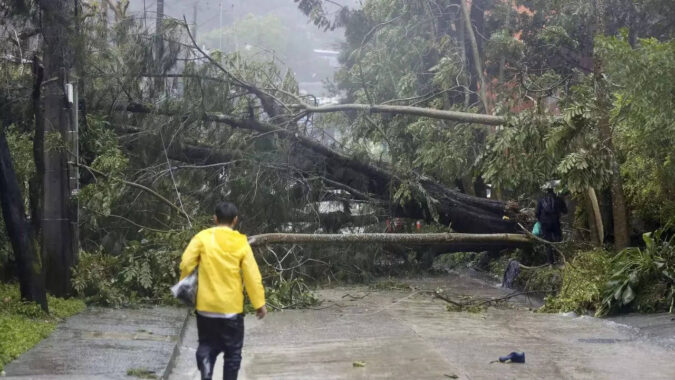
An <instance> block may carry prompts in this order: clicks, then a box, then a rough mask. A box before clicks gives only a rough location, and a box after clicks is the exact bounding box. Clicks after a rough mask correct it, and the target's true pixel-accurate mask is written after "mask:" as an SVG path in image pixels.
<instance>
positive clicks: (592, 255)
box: [540, 250, 609, 314]
mask: <svg viewBox="0 0 675 380" xmlns="http://www.w3.org/2000/svg"><path fill="white" fill-rule="evenodd" d="M608 257H609V254H608V252H606V251H603V250H594V251H588V252H580V253H578V254H577V256H576V257H575V258H574V259H573V261H572V265H566V266H565V267H564V268H563V269H562V286H561V287H560V292H559V293H558V294H557V295H555V296H548V297H546V298H545V304H544V306H543V307H542V308H541V309H540V310H541V311H545V312H568V311H574V312H576V313H579V314H582V313H588V312H591V311H595V310H596V308H597V307H598V305H599V304H600V302H601V300H602V294H603V289H604V285H605V283H606V282H607V273H608V265H609V259H608Z"/></svg>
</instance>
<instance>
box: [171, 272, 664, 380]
mask: <svg viewBox="0 0 675 380" xmlns="http://www.w3.org/2000/svg"><path fill="white" fill-rule="evenodd" d="M401 282H404V283H406V284H408V285H411V288H407V289H379V290H373V289H371V288H368V287H342V288H333V289H324V290H321V291H320V292H319V294H320V296H321V298H322V299H324V300H325V301H324V304H323V305H322V306H321V307H320V308H319V309H317V310H296V311H284V312H277V313H272V314H269V315H268V318H266V319H265V320H263V321H257V320H255V319H254V318H248V317H247V319H246V324H247V326H246V328H247V330H246V334H247V335H246V339H245V348H244V354H243V356H244V361H243V364H242V373H241V376H240V378H243V379H321V380H325V379H448V378H461V379H637V378H643V379H673V378H675V360H673V358H674V357H675V340H673V337H672V334H671V333H672V332H673V331H675V330H674V329H675V321H673V320H672V318H671V316H669V315H666V316H647V317H646V318H645V317H637V319H636V320H634V321H632V322H636V321H637V322H640V323H642V324H643V325H644V326H643V327H644V328H645V329H646V332H647V333H648V334H645V333H642V332H640V330H639V329H636V328H632V327H628V326H625V325H622V324H619V323H615V322H612V321H608V320H600V319H596V318H590V317H576V316H565V315H556V314H543V313H534V312H532V311H530V310H529V308H530V307H533V306H536V305H534V304H530V303H529V302H528V300H527V299H525V298H522V297H519V298H518V299H515V300H514V302H511V303H509V304H508V305H502V306H498V307H489V308H488V309H487V310H485V311H483V312H478V313H469V312H451V311H447V310H446V305H447V304H446V302H445V301H442V300H439V299H435V298H433V297H431V296H430V295H428V294H426V293H424V292H422V290H435V289H437V288H442V289H444V290H445V291H446V293H447V294H449V295H451V296H452V297H453V298H455V299H459V298H461V297H462V296H464V295H466V296H472V297H487V298H489V297H500V296H503V295H505V294H506V293H505V292H504V291H503V290H501V289H497V288H495V287H492V286H489V285H486V284H485V283H483V282H480V281H478V280H475V279H472V278H468V277H458V276H456V275H448V276H443V277H436V278H430V279H412V280H401ZM398 285H400V284H398ZM347 294H348V295H347ZM640 318H641V319H640ZM650 321H655V322H654V323H651V322H650ZM624 322H625V321H624ZM638 324H639V323H638ZM649 326H658V328H654V329H651V330H650V329H649ZM643 331H645V330H643ZM195 337H196V329H195V326H194V323H193V324H192V325H189V326H188V330H187V331H186V339H185V340H184V342H183V345H182V347H181V355H180V356H179V358H178V360H177V365H176V368H175V369H174V371H173V372H172V376H171V377H170V378H172V379H198V378H199V376H198V373H197V372H196V369H195V367H194V365H195V364H194V349H195V347H196V338H195ZM511 351H524V352H525V353H526V363H525V364H501V363H492V361H493V360H496V359H497V358H498V357H499V356H501V355H505V354H508V353H509V352H511ZM219 361H220V359H219ZM355 362H362V364H364V365H363V366H355V365H354V363H355ZM220 363H222V361H220ZM220 363H219V364H218V366H217V371H218V373H217V376H216V377H214V378H220V377H218V376H220V373H221V372H220V370H221V368H220V366H221V364H220Z"/></svg>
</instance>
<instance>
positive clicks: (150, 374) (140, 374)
mask: <svg viewBox="0 0 675 380" xmlns="http://www.w3.org/2000/svg"><path fill="white" fill-rule="evenodd" d="M127 376H134V377H137V378H139V379H159V377H157V375H156V374H155V372H154V371H150V370H148V369H145V368H129V369H128V370H127Z"/></svg>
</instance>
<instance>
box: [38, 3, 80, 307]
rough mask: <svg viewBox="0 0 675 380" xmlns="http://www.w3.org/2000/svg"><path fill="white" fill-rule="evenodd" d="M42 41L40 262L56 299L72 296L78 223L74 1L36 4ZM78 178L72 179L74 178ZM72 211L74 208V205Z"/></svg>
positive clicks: (48, 285)
mask: <svg viewBox="0 0 675 380" xmlns="http://www.w3.org/2000/svg"><path fill="white" fill-rule="evenodd" d="M40 10H41V12H42V36H43V38H44V78H45V79H44V82H43V86H44V87H43V89H44V90H43V94H44V98H43V99H44V113H43V117H44V130H45V134H44V137H45V141H44V147H43V152H44V153H43V154H44V155H43V157H44V173H43V175H42V180H43V187H42V189H43V193H42V199H43V202H42V204H43V207H42V218H41V219H42V220H41V226H42V239H41V245H42V257H43V260H44V262H45V267H46V285H47V289H48V291H49V292H50V293H51V294H53V295H55V296H66V295H68V294H69V293H70V291H71V282H70V280H71V270H72V267H73V266H74V265H75V264H76V263H77V252H78V244H77V240H76V239H77V234H76V230H77V218H76V215H74V212H73V211H74V208H73V199H72V197H71V196H72V192H71V190H72V189H71V177H72V176H73V174H71V172H72V170H73V169H72V165H69V161H73V160H75V159H77V158H76V157H72V156H71V152H72V148H73V145H72V142H73V133H72V130H73V125H74V124H73V123H74V122H75V121H74V120H73V117H77V110H76V109H75V110H73V108H77V104H76V103H74V101H75V92H74V91H75V90H74V87H75V86H73V85H72V82H74V81H75V80H74V76H73V73H72V72H73V67H74V63H75V54H74V52H75V46H74V41H75V36H76V32H77V29H76V21H75V2H73V1H70V0H54V1H42V2H40ZM75 177H76V175H75ZM75 207H76V206H75Z"/></svg>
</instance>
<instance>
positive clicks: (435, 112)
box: [291, 104, 506, 125]
mask: <svg viewBox="0 0 675 380" xmlns="http://www.w3.org/2000/svg"><path fill="white" fill-rule="evenodd" d="M291 108H300V109H302V110H303V111H305V112H307V113H329V112H345V111H363V112H373V113H390V114H401V115H413V116H422V117H428V118H432V119H440V120H450V121H457V122H464V123H473V124H484V125H501V124H504V123H505V122H506V119H505V118H504V117H502V116H493V115H486V114H480V113H469V112H458V111H447V110H439V109H434V108H424V107H411V106H391V105H382V104H374V105H372V106H371V105H369V104H336V105H329V106H321V107H312V106H309V105H307V104H294V105H291Z"/></svg>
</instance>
